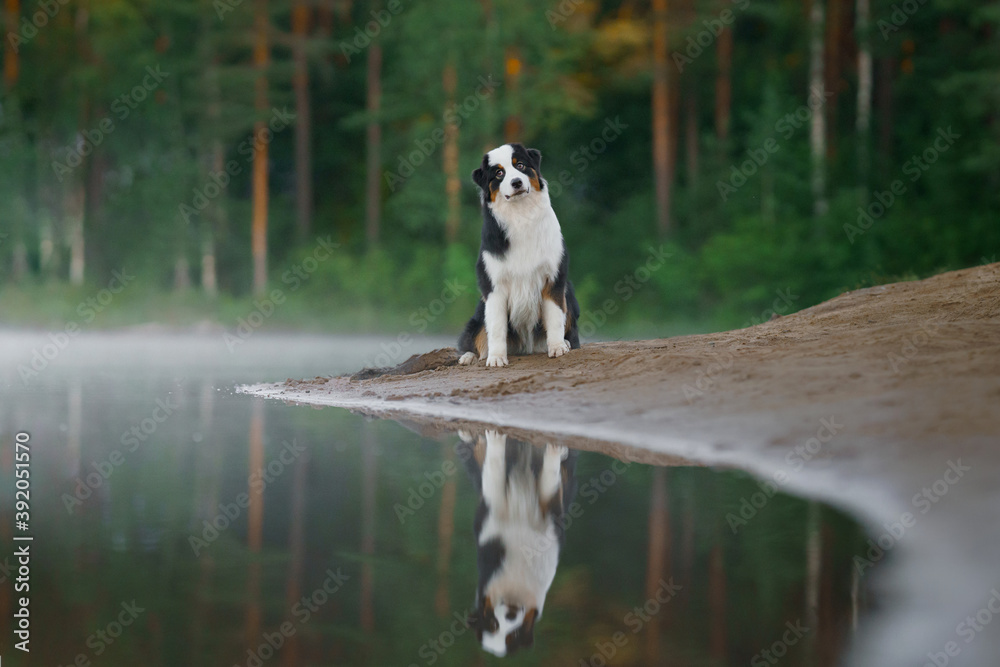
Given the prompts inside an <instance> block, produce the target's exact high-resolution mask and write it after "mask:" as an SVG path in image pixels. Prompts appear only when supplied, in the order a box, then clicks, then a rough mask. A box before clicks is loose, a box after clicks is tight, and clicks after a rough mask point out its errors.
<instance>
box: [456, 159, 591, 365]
mask: <svg viewBox="0 0 1000 667" xmlns="http://www.w3.org/2000/svg"><path fill="white" fill-rule="evenodd" d="M541 161H542V154H541V153H540V152H539V151H537V150H535V149H534V148H525V147H524V146H522V145H521V144H504V145H503V146H500V147H499V148H494V149H493V150H491V151H490V152H489V153H487V154H486V155H484V156H483V164H482V166H481V167H479V168H478V169H476V170H475V171H474V172H473V173H472V180H473V181H475V183H476V185H478V186H479V187H480V189H481V191H482V192H481V195H480V198H481V200H482V208H483V232H482V242H481V245H480V248H479V261H478V262H476V278H477V281H478V283H479V291H480V293H481V294H482V300H481V301H480V302H479V305H478V306H477V307H476V312H475V314H474V315H473V316H472V319H470V320H469V322H468V324H467V325H466V326H465V331H463V332H462V335H461V336H460V337H459V340H458V351H459V354H460V355H461V356H460V358H459V363H460V364H462V365H467V364H471V363H473V362H474V361H476V359H477V358H478V359H480V360H482V359H485V360H486V365H487V366H506V365H507V364H508V359H507V355H508V353H511V354H531V353H532V352H534V351H535V349H536V348H542V345H543V344H544V346H545V347H544V349H546V350H547V351H548V355H549V356H550V357H561V356H562V355H563V354H565V353H566V352H568V351H569V350H570V349H577V348H579V347H580V336H579V333H578V331H577V322H578V320H579V318H580V306H579V304H578V303H577V301H576V295H575V294H574V293H573V283H572V282H570V280H569V275H568V274H569V253H568V252H567V251H566V244H565V242H564V241H563V237H562V230H561V228H560V227H559V219H558V218H556V214H555V211H553V210H552V203H551V202H550V200H549V190H548V187H547V186H546V183H545V180H544V179H543V178H542V174H541V171H540V167H541Z"/></svg>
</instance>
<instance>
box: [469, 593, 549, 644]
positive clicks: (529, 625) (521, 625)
mask: <svg viewBox="0 0 1000 667" xmlns="http://www.w3.org/2000/svg"><path fill="white" fill-rule="evenodd" d="M537 618H538V609H537V608H535V607H531V608H530V609H525V608H524V607H522V606H518V605H515V604H511V605H509V606H508V605H507V604H505V603H504V602H499V603H498V604H497V605H496V607H494V606H493V601H492V600H491V599H490V597H489V596H488V595H487V596H484V597H483V598H482V599H481V600H480V601H479V604H478V605H477V606H476V610H475V611H473V612H472V615H471V616H470V617H469V626H470V627H472V628H474V629H475V631H476V639H477V640H478V641H479V643H480V645H482V647H483V649H485V650H486V651H489V652H490V653H492V654H493V655H495V656H497V657H500V658H502V657H504V656H508V655H510V654H511V653H513V652H515V651H516V650H518V649H519V648H528V647H530V646H532V645H533V644H534V643H535V620H536V619H537Z"/></svg>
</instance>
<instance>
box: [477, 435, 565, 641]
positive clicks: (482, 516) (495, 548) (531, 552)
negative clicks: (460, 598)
mask: <svg viewBox="0 0 1000 667" xmlns="http://www.w3.org/2000/svg"><path fill="white" fill-rule="evenodd" d="M459 435H460V437H462V439H463V440H464V441H465V443H466V446H468V447H469V448H471V449H472V452H471V454H472V455H469V456H463V457H462V458H463V460H464V461H465V463H466V466H467V467H468V468H469V473H470V475H471V477H472V479H473V481H474V483H475V484H476V487H477V490H478V491H479V494H480V500H479V506H478V508H477V510H476V518H475V525H474V531H475V535H476V551H477V554H478V566H479V583H478V585H477V587H476V605H475V608H474V611H473V612H472V614H471V615H470V618H469V625H470V627H472V628H474V629H475V631H476V637H477V639H478V640H479V643H480V644H481V645H482V647H483V649H485V650H486V651H489V652H490V653H492V654H494V655H497V656H500V657H503V656H506V655H509V654H510V653H513V652H514V651H516V650H517V649H519V648H524V647H529V646H531V645H532V644H533V643H534V638H535V634H534V633H535V624H536V622H537V621H538V619H540V618H541V616H542V612H543V610H544V608H545V598H546V595H547V594H548V591H549V587H550V586H551V585H552V580H553V579H554V578H555V574H556V567H557V566H558V563H559V554H560V551H561V549H562V545H563V537H564V531H563V525H564V524H563V522H562V520H561V518H562V516H563V508H564V507H566V506H568V505H569V504H570V503H571V502H572V500H573V494H574V493H575V491H576V478H575V475H574V469H575V467H576V457H575V452H570V451H569V450H567V449H566V448H565V447H555V446H553V445H551V444H547V445H545V447H544V448H541V447H535V446H534V445H532V444H530V443H527V442H521V441H518V440H513V439H511V440H510V441H509V442H508V440H507V436H506V435H504V434H502V433H499V432H497V431H486V433H485V435H484V436H480V437H479V438H478V439H476V438H473V437H472V436H471V435H469V434H467V433H464V432H463V433H460V434H459Z"/></svg>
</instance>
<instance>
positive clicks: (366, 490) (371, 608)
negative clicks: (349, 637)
mask: <svg viewBox="0 0 1000 667" xmlns="http://www.w3.org/2000/svg"><path fill="white" fill-rule="evenodd" d="M361 428H362V434H361V468H362V472H361V553H362V555H363V556H364V560H363V561H362V564H361V629H362V630H364V631H365V632H368V633H371V632H374V631H375V571H374V564H373V563H372V561H373V560H374V558H375V525H376V521H375V517H376V507H375V500H376V491H377V488H376V487H377V486H378V475H377V474H376V471H377V465H378V459H377V458H376V453H377V452H376V448H377V447H378V440H376V438H375V427H374V426H373V425H372V424H370V423H367V422H366V423H363V424H362V425H361Z"/></svg>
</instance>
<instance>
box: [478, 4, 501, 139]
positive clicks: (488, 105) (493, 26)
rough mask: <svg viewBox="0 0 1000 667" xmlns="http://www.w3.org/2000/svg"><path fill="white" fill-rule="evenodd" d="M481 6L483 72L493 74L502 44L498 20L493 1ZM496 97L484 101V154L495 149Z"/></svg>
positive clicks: (492, 96) (489, 97) (491, 96)
mask: <svg viewBox="0 0 1000 667" xmlns="http://www.w3.org/2000/svg"><path fill="white" fill-rule="evenodd" d="M480 4H481V5H482V7H483V16H484V21H485V25H484V30H483V47H482V53H483V71H484V72H493V71H495V70H494V68H495V66H496V53H497V48H498V47H497V44H499V42H500V37H499V26H498V24H497V19H496V10H495V8H494V6H493V0H480ZM496 106H497V104H496V96H495V95H488V96H487V97H486V99H485V100H483V111H482V118H483V127H484V128H486V131H485V133H484V134H483V138H484V139H485V143H484V144H483V146H482V149H483V152H484V153H485V152H487V151H490V150H492V149H493V148H494V145H493V136H494V135H493V130H494V128H495V127H496V117H497V113H496Z"/></svg>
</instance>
